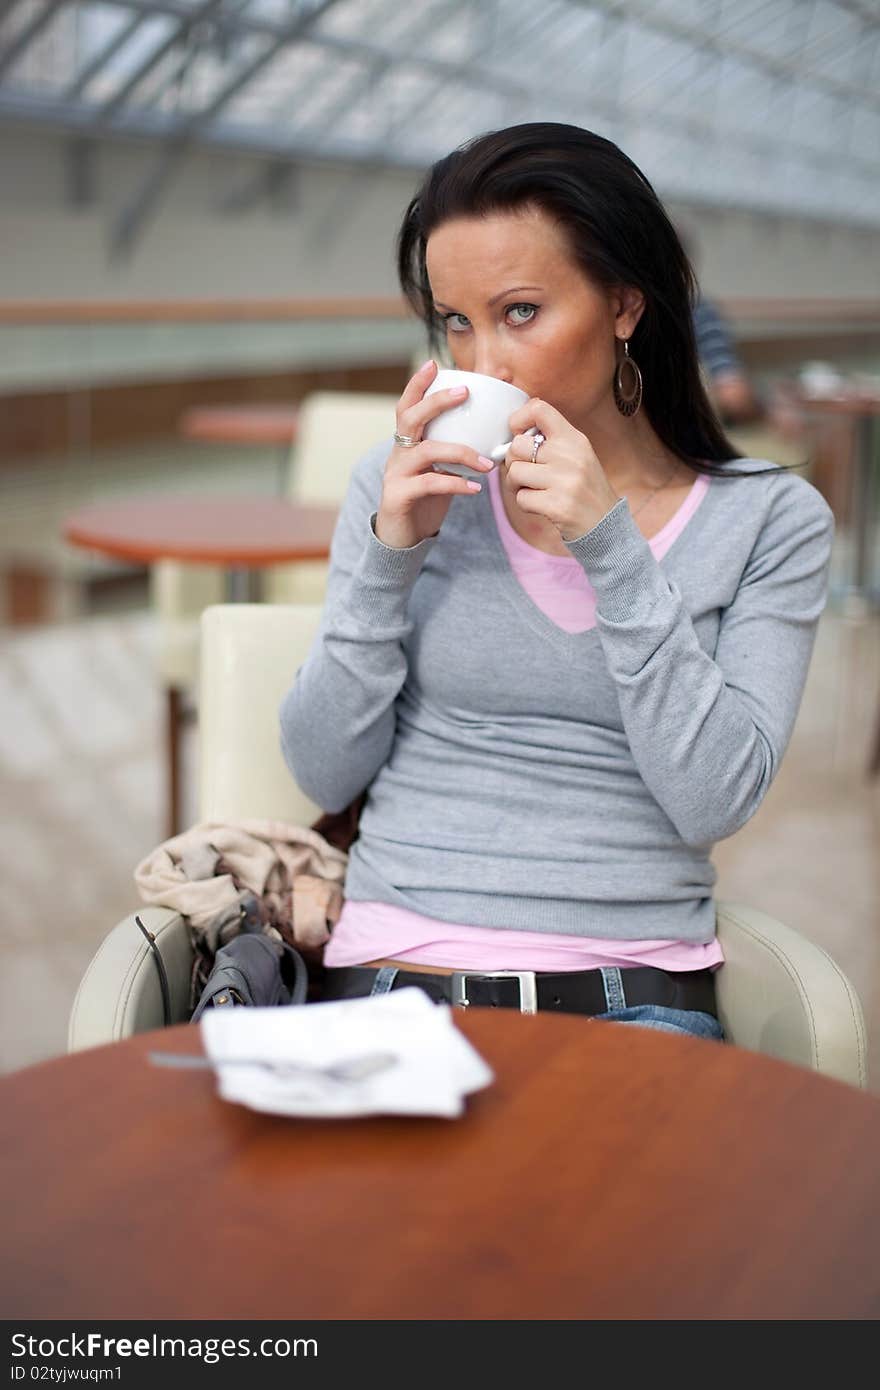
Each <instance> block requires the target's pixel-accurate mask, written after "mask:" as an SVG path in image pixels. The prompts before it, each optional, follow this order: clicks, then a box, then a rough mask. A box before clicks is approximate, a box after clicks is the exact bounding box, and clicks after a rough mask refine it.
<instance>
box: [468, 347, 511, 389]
mask: <svg viewBox="0 0 880 1390" xmlns="http://www.w3.org/2000/svg"><path fill="white" fill-rule="evenodd" d="M474 371H475V372H481V373H482V374H483V376H494V377H495V378H496V379H497V380H498V381H512V380H513V374H512V371H511V368H510V366H509V364H508V363H507V361H506V360H505V355H504V353H503V352H502V351H501V348H500V344H499V343H497V342H495V341H494V339H492V338H482V339H479V338H478V339H477V342H476V344H475V352H474Z"/></svg>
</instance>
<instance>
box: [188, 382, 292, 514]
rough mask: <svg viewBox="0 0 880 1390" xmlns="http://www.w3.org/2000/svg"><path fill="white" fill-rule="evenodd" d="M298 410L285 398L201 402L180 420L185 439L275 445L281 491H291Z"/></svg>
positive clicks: (279, 488)
mask: <svg viewBox="0 0 880 1390" xmlns="http://www.w3.org/2000/svg"><path fill="white" fill-rule="evenodd" d="M298 419H299V411H298V410H297V408H296V406H293V405H290V404H289V403H285V402H283V401H279V402H265V403H260V404H253V405H249V404H230V405H201V406H195V407H194V408H193V409H191V410H187V411H186V412H185V413H184V414H183V415H182V416H181V419H180V433H181V435H182V436H183V437H184V439H193V440H199V441H201V442H203V443H207V444H266V445H275V446H277V448H278V450H279V455H278V493H279V496H284V495H285V493H286V492H287V491H288V482H289V478H288V472H289V467H290V457H291V448H292V446H293V444H294V443H295V442H296V435H297V422H298Z"/></svg>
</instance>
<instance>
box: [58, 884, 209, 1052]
mask: <svg viewBox="0 0 880 1390" xmlns="http://www.w3.org/2000/svg"><path fill="white" fill-rule="evenodd" d="M137 915H138V916H139V917H140V919H141V921H142V922H143V924H144V926H145V927H146V928H147V930H148V931H150V932H152V933H153V935H154V937H155V938H156V946H157V948H158V950H159V951H160V952H161V954H162V959H163V961H164V962H165V970H166V972H167V975H168V987H169V992H170V995H171V1022H172V1023H184V1022H186V1020H187V1019H188V1017H189V991H190V973H191V970H192V962H193V951H192V946H191V944H190V939H189V931H188V928H187V925H186V922H185V921H184V919H183V918H182V917H181V915H180V913H178V912H174V911H173V909H171V908H168V907H143V908H141V909H140V910H139V911H138V913H137ZM163 1023H164V1015H163V1011H162V990H161V986H160V984H159V971H158V968H157V965H156V961H155V960H154V959H153V952H152V950H151V949H150V947H149V945H148V944H147V942H146V941H145V940H144V936H143V933H142V932H141V930H140V928H139V927H138V925H137V923H136V922H135V914H134V913H132V914H131V916H129V917H126V918H124V919H123V921H121V922H120V923H119V924H118V926H116V927H114V928H113V930H112V931H111V932H110V934H109V936H107V937H105V938H104V940H103V941H102V942H101V945H100V946H99V947H98V950H97V951H96V953H95V955H94V956H93V957H92V960H91V963H90V964H89V966H88V968H87V970H86V972H85V974H84V975H83V977H82V979H81V981H80V984H79V988H78V990H77V992H76V998H75V999H74V1001H73V1007H72V1009H71V1011H70V1024H69V1027H68V1033H67V1050H68V1052H78V1051H80V1050H81V1049H82V1048H85V1047H99V1046H101V1044H102V1043H109V1042H116V1041H118V1040H119V1039H120V1038H127V1037H130V1036H131V1034H132V1033H143V1032H146V1031H147V1030H148V1029H150V1028H161V1027H162V1026H163Z"/></svg>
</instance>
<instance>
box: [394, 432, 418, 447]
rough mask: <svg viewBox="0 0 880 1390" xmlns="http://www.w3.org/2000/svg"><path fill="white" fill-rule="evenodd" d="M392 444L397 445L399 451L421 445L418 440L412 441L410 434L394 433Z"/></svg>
mask: <svg viewBox="0 0 880 1390" xmlns="http://www.w3.org/2000/svg"><path fill="white" fill-rule="evenodd" d="M394 442H395V444H399V445H400V447H401V449H414V448H415V447H416V445H417V444H421V442H422V441H421V440H420V439H413V437H412V435H411V434H398V433H397V431H396V430H395V431H394Z"/></svg>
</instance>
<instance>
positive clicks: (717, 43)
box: [569, 0, 880, 109]
mask: <svg viewBox="0 0 880 1390" xmlns="http://www.w3.org/2000/svg"><path fill="white" fill-rule="evenodd" d="M569 3H570V4H575V5H580V6H583V7H585V8H587V9H592V10H595V9H603V10H607V11H608V13H609V14H616V15H620V16H621V17H622V18H626V19H630V20H633V19H637V20H638V21H639V23H640V24H642V25H643V26H644V27H645V28H646V29H653V30H654V31H655V32H656V33H659V34H666V35H667V36H668V37H671V38H676V39H681V40H682V41H683V42H684V43H689V44H694V45H696V46H697V47H699V48H704V49H706V50H707V51H710V52H721V53H724V54H725V55H726V56H727V57H730V58H738V59H739V60H740V61H741V62H743V63H746V64H747V65H748V66H751V67H756V68H759V69H760V70H761V71H762V72H767V73H770V74H771V76H773V77H788V78H791V79H794V80H797V81H798V82H807V83H810V84H811V85H812V86H815V87H820V88H821V89H822V90H823V91H826V92H828V93H829V94H831V95H832V96H842V97H849V99H850V100H851V101H858V102H859V103H862V104H864V105H869V106H874V107H876V108H878V109H880V93H877V92H872V91H871V90H870V89H865V88H859V87H857V86H855V84H854V83H852V82H843V81H841V80H840V79H838V78H836V77H826V76H825V75H824V74H823V73H819V72H813V71H810V70H809V69H807V68H802V67H800V66H799V65H798V64H797V63H796V62H792V61H791V60H790V59H788V58H775V57H774V56H773V55H772V54H770V53H765V52H763V51H762V50H761V49H760V48H753V47H752V46H751V44H745V43H742V42H740V41H739V40H734V39H730V38H727V37H725V38H723V39H718V38H717V37H716V36H715V35H714V34H713V33H712V32H711V31H710V30H707V29H704V28H702V27H701V26H700V25H696V24H689V23H688V22H687V21H686V20H680V19H675V18H673V16H672V15H669V14H667V13H665V12H664V13H658V11H657V10H655V9H653V8H651V7H650V6H648V5H646V4H645V2H644V0H569ZM835 3H836V4H838V5H840V4H841V0H835ZM875 22H880V21H876V20H875Z"/></svg>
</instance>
